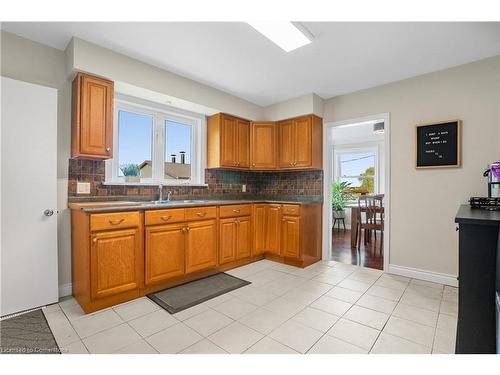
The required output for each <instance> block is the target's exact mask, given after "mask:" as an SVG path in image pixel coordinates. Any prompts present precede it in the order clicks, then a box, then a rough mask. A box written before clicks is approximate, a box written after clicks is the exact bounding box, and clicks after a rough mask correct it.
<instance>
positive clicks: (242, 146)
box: [237, 120, 250, 168]
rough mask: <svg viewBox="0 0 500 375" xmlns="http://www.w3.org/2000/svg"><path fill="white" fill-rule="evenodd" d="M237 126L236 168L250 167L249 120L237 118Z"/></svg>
mask: <svg viewBox="0 0 500 375" xmlns="http://www.w3.org/2000/svg"><path fill="white" fill-rule="evenodd" d="M237 127H238V146H237V153H238V161H237V164H238V168H249V167H250V122H248V121H243V120H237Z"/></svg>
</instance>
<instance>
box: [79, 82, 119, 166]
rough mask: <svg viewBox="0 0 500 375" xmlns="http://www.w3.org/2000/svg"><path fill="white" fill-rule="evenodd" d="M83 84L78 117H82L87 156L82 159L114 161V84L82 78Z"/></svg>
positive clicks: (82, 141)
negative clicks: (112, 158)
mask: <svg viewBox="0 0 500 375" xmlns="http://www.w3.org/2000/svg"><path fill="white" fill-rule="evenodd" d="M77 78H78V77H77ZM80 84H81V86H80V93H79V94H80V113H79V114H78V113H75V116H80V123H79V125H80V126H79V127H80V129H79V133H80V134H79V135H80V145H79V146H80V150H79V153H80V154H83V155H81V156H84V155H86V156H89V157H96V158H104V159H106V158H111V157H112V155H113V154H112V150H111V148H112V144H113V133H112V132H113V83H112V82H110V81H106V80H102V79H99V78H96V77H91V76H88V75H82V76H81V82H80ZM73 89H75V88H73ZM74 156H78V155H74Z"/></svg>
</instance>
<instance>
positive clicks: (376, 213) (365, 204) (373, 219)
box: [357, 194, 384, 254]
mask: <svg viewBox="0 0 500 375" xmlns="http://www.w3.org/2000/svg"><path fill="white" fill-rule="evenodd" d="M363 212H364V213H365V215H364V218H363V215H362V213H363ZM358 215H359V216H358V223H359V224H358V228H357V231H358V251H360V250H361V236H362V235H363V237H364V244H365V246H366V245H367V243H369V242H371V237H372V233H373V235H374V237H375V244H374V248H375V251H376V248H377V231H380V254H382V249H383V241H384V195H383V194H377V195H364V196H360V197H359V199H358Z"/></svg>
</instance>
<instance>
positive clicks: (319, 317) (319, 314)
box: [292, 307, 339, 332]
mask: <svg viewBox="0 0 500 375" xmlns="http://www.w3.org/2000/svg"><path fill="white" fill-rule="evenodd" d="M338 319H339V317H338V316H336V315H332V314H329V313H327V312H324V311H321V310H318V309H314V308H311V307H306V308H305V309H304V310H302V311H301V312H299V313H298V314H297V315H295V316H294V317H293V318H292V320H293V321H295V322H298V323H300V324H302V325H304V326H306V327H310V328H313V329H316V330H318V331H321V332H326V331H328V330H329V329H330V328H331V327H332V326H333V325H334V324H335V322H336V321H337V320H338Z"/></svg>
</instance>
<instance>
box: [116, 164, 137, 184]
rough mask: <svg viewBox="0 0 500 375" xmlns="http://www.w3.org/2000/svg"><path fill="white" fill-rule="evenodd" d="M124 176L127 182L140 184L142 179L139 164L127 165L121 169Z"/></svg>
mask: <svg viewBox="0 0 500 375" xmlns="http://www.w3.org/2000/svg"><path fill="white" fill-rule="evenodd" d="M120 169H121V171H122V173H123V175H124V176H125V182H140V181H141V178H140V176H139V174H140V169H139V166H138V165H137V164H125V165H123V166H122V167H120Z"/></svg>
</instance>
